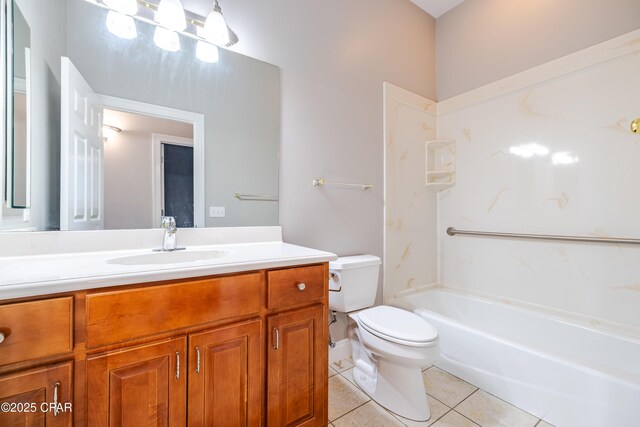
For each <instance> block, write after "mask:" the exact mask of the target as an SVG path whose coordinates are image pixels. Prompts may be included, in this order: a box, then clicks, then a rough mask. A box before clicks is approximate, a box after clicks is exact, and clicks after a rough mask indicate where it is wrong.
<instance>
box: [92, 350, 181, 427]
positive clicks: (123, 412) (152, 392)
mask: <svg viewBox="0 0 640 427" xmlns="http://www.w3.org/2000/svg"><path fill="white" fill-rule="evenodd" d="M186 341H187V339H186V337H182V338H176V339H172V340H168V341H163V342H160V343H153V344H148V345H145V346H141V347H136V348H131V349H125V350H118V351H113V352H110V353H107V354H105V355H103V356H97V357H93V358H89V359H87V413H88V425H90V426H92V427H94V426H131V427H143V426H183V425H184V424H185V420H186V417H187V413H186V409H187V408H186V397H187V384H186V371H185V368H186V364H187V360H186Z"/></svg>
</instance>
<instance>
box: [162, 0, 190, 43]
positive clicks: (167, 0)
mask: <svg viewBox="0 0 640 427" xmlns="http://www.w3.org/2000/svg"><path fill="white" fill-rule="evenodd" d="M156 22H157V23H158V24H160V25H161V26H163V27H165V28H167V29H169V30H173V31H184V30H185V28H187V17H186V16H185V13H184V8H183V7H182V3H181V2H180V0H160V4H159V5H158V10H157V11H156ZM176 36H177V34H176ZM154 39H155V37H154ZM178 45H179V43H178Z"/></svg>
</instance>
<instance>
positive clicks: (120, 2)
mask: <svg viewBox="0 0 640 427" xmlns="http://www.w3.org/2000/svg"><path fill="white" fill-rule="evenodd" d="M104 4H105V5H106V6H107V7H108V8H109V9H111V10H115V11H116V12H120V13H124V14H125V15H135V14H136V13H138V2H137V1H136V0H104Z"/></svg>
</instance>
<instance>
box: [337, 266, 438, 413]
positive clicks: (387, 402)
mask: <svg viewBox="0 0 640 427" xmlns="http://www.w3.org/2000/svg"><path fill="white" fill-rule="evenodd" d="M329 271H330V274H331V280H330V283H329V309H330V310H334V311H338V312H341V313H348V314H349V317H350V321H349V342H350V343H351V349H352V354H353V361H354V363H355V368H354V369H353V377H354V379H355V381H356V384H358V385H359V386H360V387H361V388H362V390H364V391H365V392H366V393H367V394H368V395H369V396H370V397H371V398H372V399H373V400H375V401H376V402H378V403H379V404H380V405H382V406H383V407H385V408H387V409H388V410H390V411H392V412H394V413H396V414H398V415H400V416H402V417H405V418H408V419H411V420H415V421H426V420H428V419H429V417H430V416H431V414H430V412H429V405H428V403H427V394H426V391H425V388H424V382H423V380H422V370H421V368H422V367H423V366H427V365H430V364H432V363H433V362H435V360H436V359H437V358H438V355H439V354H440V348H439V345H438V332H437V331H436V329H435V328H434V327H433V326H432V325H431V324H429V322H427V321H426V320H424V319H422V318H421V317H419V316H418V315H416V314H414V313H411V312H409V311H406V310H402V309H399V308H395V307H389V306H384V305H381V306H377V307H373V308H369V307H371V306H373V305H374V302H375V298H376V291H377V288H378V273H379V271H380V258H378V257H376V256H373V255H359V256H350V257H341V258H338V259H337V260H335V261H333V262H330V263H329ZM358 310H360V311H358Z"/></svg>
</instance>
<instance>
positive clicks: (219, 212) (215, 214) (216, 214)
mask: <svg viewBox="0 0 640 427" xmlns="http://www.w3.org/2000/svg"><path fill="white" fill-rule="evenodd" d="M224 210H225V209H224V206H209V218H224V217H225V216H226V214H225V212H224Z"/></svg>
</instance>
